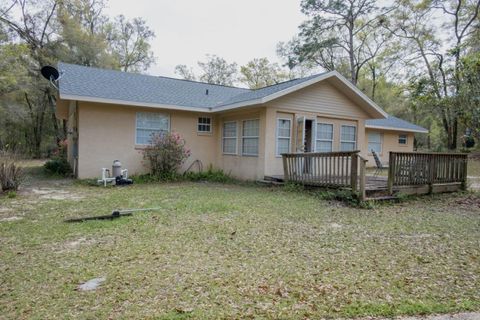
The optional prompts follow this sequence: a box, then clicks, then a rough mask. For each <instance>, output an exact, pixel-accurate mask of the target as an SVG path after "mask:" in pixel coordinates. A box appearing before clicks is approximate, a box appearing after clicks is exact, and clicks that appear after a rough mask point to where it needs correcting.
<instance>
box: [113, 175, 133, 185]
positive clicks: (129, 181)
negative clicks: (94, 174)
mask: <svg viewBox="0 0 480 320" xmlns="http://www.w3.org/2000/svg"><path fill="white" fill-rule="evenodd" d="M129 184H133V180H132V179H125V178H124V177H123V176H118V177H116V178H115V185H116V186H125V185H129Z"/></svg>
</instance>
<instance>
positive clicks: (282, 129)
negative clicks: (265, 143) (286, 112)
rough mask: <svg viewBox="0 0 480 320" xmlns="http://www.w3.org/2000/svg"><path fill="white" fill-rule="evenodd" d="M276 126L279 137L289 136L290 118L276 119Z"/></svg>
mask: <svg viewBox="0 0 480 320" xmlns="http://www.w3.org/2000/svg"><path fill="white" fill-rule="evenodd" d="M277 128H278V136H279V137H284V138H290V120H284V119H278V121H277Z"/></svg>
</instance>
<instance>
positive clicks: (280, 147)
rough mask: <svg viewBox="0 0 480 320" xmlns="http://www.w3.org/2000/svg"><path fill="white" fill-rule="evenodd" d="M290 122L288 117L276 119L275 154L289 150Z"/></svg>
mask: <svg viewBox="0 0 480 320" xmlns="http://www.w3.org/2000/svg"><path fill="white" fill-rule="evenodd" d="M291 124H292V121H291V120H289V119H277V155H278V156H279V155H281V154H282V153H289V152H290V136H291V132H290V130H291Z"/></svg>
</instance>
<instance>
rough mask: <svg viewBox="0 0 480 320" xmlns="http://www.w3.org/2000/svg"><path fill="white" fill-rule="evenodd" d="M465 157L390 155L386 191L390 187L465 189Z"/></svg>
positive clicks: (431, 154)
mask: <svg viewBox="0 0 480 320" xmlns="http://www.w3.org/2000/svg"><path fill="white" fill-rule="evenodd" d="M467 159H468V156H467V154H464V153H419V152H390V159H389V170H388V189H389V191H390V192H392V189H393V187H394V186H412V185H413V186H415V185H417V186H418V185H429V186H430V188H432V187H433V186H434V185H436V184H446V183H460V184H461V185H462V188H466V182H467V162H468V161H467Z"/></svg>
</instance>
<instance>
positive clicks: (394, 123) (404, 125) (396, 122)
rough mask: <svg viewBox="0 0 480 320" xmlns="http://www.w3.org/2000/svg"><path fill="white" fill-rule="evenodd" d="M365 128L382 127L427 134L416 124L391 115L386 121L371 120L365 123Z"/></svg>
mask: <svg viewBox="0 0 480 320" xmlns="http://www.w3.org/2000/svg"><path fill="white" fill-rule="evenodd" d="M365 126H366V127H382V128H389V129H400V130H406V131H414V132H425V133H427V132H428V130H427V129H425V128H423V127H420V126H417V125H416V124H413V123H410V122H408V121H405V120H402V119H399V118H397V117H394V116H392V115H389V116H388V118H386V119H371V120H367V121H365Z"/></svg>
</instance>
